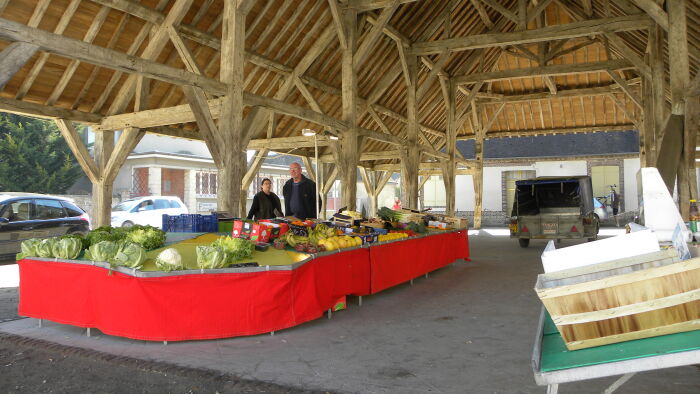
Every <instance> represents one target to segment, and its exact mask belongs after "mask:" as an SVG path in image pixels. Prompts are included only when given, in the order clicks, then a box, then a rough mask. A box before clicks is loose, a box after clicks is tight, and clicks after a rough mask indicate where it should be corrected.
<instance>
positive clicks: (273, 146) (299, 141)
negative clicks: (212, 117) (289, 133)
mask: <svg viewBox="0 0 700 394" xmlns="http://www.w3.org/2000/svg"><path fill="white" fill-rule="evenodd" d="M316 138H318V146H328V145H330V141H329V139H328V138H327V137H323V136H319V137H316ZM313 146H314V139H313V137H305V136H301V137H278V138H260V139H253V140H250V142H249V143H248V149H249V150H260V149H265V148H267V149H269V150H283V149H294V148H313Z"/></svg>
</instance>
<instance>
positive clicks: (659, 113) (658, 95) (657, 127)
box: [649, 25, 667, 166]
mask: <svg viewBox="0 0 700 394" xmlns="http://www.w3.org/2000/svg"><path fill="white" fill-rule="evenodd" d="M651 30H653V33H651V35H652V36H653V38H654V39H653V40H652V41H651V48H650V51H649V63H650V66H651V93H652V96H651V97H652V104H653V112H654V146H653V148H654V156H653V163H652V164H653V165H654V166H656V159H657V156H658V154H659V147H660V145H661V140H662V138H663V130H664V125H665V124H666V116H667V115H666V88H665V86H664V84H665V82H666V79H665V77H664V75H665V66H664V58H663V53H664V52H663V51H664V32H663V31H662V30H661V27H659V25H656V26H655V27H652V28H651ZM651 30H650V31H651Z"/></svg>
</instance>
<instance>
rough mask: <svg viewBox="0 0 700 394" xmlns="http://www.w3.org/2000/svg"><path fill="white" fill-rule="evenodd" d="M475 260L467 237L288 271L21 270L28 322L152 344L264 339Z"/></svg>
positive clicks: (333, 258)
mask: <svg viewBox="0 0 700 394" xmlns="http://www.w3.org/2000/svg"><path fill="white" fill-rule="evenodd" d="M460 258H461V259H468V258H469V248H468V241H467V231H466V230H463V231H457V232H450V233H443V234H438V235H431V236H428V237H422V238H416V239H411V240H406V241H399V242H392V243H388V244H384V245H375V246H371V247H369V248H358V249H353V250H348V251H343V252H340V253H334V254H330V255H325V256H321V257H317V258H315V259H313V260H310V261H308V262H306V263H304V264H302V265H301V266H299V267H297V268H294V269H288V270H270V271H262V272H249V273H241V272H235V273H211V274H207V273H205V274H182V275H166V276H162V277H135V276H130V275H126V274H123V273H120V272H113V273H112V275H108V271H107V270H106V269H104V268H102V267H97V266H93V265H91V264H79V263H70V262H61V261H43V260H31V259H24V260H20V261H19V270H20V302H19V314H20V315H22V316H27V317H34V318H38V319H47V320H51V321H54V322H57V323H63V324H70V325H74V326H78V327H94V328H98V329H99V330H100V331H102V332H104V333H105V334H108V335H116V336H121V337H126V338H132V339H142V340H152V341H179V340H194V339H215V338H226V337H235V336H243V335H256V334H262V333H267V332H271V331H278V330H281V329H284V328H288V327H292V326H296V325H299V324H302V323H304V322H307V321H309V320H313V319H316V318H318V317H320V316H321V315H322V314H323V312H325V311H326V310H328V309H330V308H332V307H333V306H334V304H335V303H336V301H338V299H339V298H341V297H343V296H345V295H357V296H362V295H368V294H372V293H377V292H379V291H381V290H384V289H386V288H388V287H391V286H394V285H397V284H399V283H402V282H405V281H407V280H410V279H412V278H415V277H417V276H420V275H423V274H425V273H427V272H430V271H433V270H435V269H438V268H440V267H443V266H445V265H448V264H450V263H452V262H453V261H455V260H456V259H460Z"/></svg>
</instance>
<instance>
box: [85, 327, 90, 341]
mask: <svg viewBox="0 0 700 394" xmlns="http://www.w3.org/2000/svg"><path fill="white" fill-rule="evenodd" d="M85 335H87V337H88V338H90V327H88V328H86V329H85Z"/></svg>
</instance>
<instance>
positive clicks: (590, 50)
mask: <svg viewBox="0 0 700 394" xmlns="http://www.w3.org/2000/svg"><path fill="white" fill-rule="evenodd" d="M348 1H350V0H348ZM351 2H353V3H357V1H355V0H353V1H351ZM175 3H176V1H175V0H142V1H137V0H100V1H97V0H94V1H88V0H50V1H49V0H9V1H3V0H0V8H1V7H3V6H4V9H0V18H3V19H4V20H8V21H12V22H17V23H20V24H23V25H27V26H29V27H32V28H37V29H40V30H44V31H46V32H51V33H55V34H59V35H62V36H65V37H69V38H72V39H76V40H82V41H84V42H86V43H89V44H91V45H94V46H97V47H102V48H108V49H112V50H114V51H117V52H120V53H123V54H129V55H133V56H137V57H147V58H149V59H150V60H152V61H154V62H157V63H160V64H164V65H168V66H171V67H174V68H177V69H186V67H185V64H184V63H183V61H182V58H181V56H180V54H179V52H178V51H177V50H176V48H175V46H174V45H173V42H172V40H167V41H166V42H164V43H163V44H162V45H160V46H158V45H155V49H154V48H151V46H153V45H152V44H154V43H151V40H153V39H154V38H153V37H154V32H155V31H156V30H158V29H159V28H160V25H161V23H163V21H164V20H165V18H166V16H167V15H168V13H169V12H170V11H171V9H172V8H173V5H174V4H175ZM253 3H254V4H253V6H252V8H251V10H250V12H249V13H248V16H247V18H246V30H245V31H246V39H245V50H246V59H247V62H246V64H245V71H244V72H245V82H244V91H245V92H248V93H252V94H255V95H259V96H263V97H269V98H275V99H276V100H279V101H282V102H285V103H289V104H293V105H295V106H298V107H304V108H308V109H312V110H314V111H316V112H322V113H323V114H325V115H327V116H330V117H333V118H336V119H341V118H342V100H341V85H342V77H341V74H342V73H341V52H342V49H341V46H340V43H339V40H338V37H337V31H336V28H335V25H334V19H333V16H332V12H331V9H330V7H329V2H328V1H327V0H257V1H255V2H253ZM345 3H346V1H341V2H340V4H339V6H340V7H344V6H345ZM360 3H363V4H364V3H382V2H378V1H368V0H362V1H360ZM383 3H390V2H383ZM399 3H400V5H399V6H398V8H397V9H396V11H395V12H394V13H393V15H392V16H391V17H390V19H389V21H388V23H387V25H386V27H385V28H384V29H383V34H381V35H380V36H379V39H378V40H377V42H376V44H375V46H374V48H373V49H372V50H371V51H370V53H369V55H368V56H367V57H366V60H364V61H363V62H362V63H360V64H357V65H356V70H357V75H358V94H359V97H360V111H358V112H359V113H360V115H361V116H360V118H359V126H360V127H362V128H365V129H370V130H376V131H378V132H380V133H390V134H392V135H396V136H401V135H403V134H405V130H406V124H407V123H406V122H407V111H406V83H405V80H404V76H403V70H402V65H401V58H400V53H399V46H401V45H403V47H404V51H409V50H410V48H409V47H410V45H412V44H415V43H425V42H434V41H439V40H445V39H448V38H458V37H469V36H477V35H483V34H487V33H489V32H492V33H493V32H514V31H516V30H517V28H518V26H517V23H516V21H515V20H513V18H512V17H513V16H515V17H516V18H515V19H516V20H517V10H518V0H504V1H497V2H496V1H493V2H481V1H480V0H432V1H427V0H422V1H400V2H399ZM488 3H498V4H500V5H501V6H502V8H504V9H505V11H506V12H505V13H506V15H508V16H504V14H503V13H501V12H500V11H499V10H497V9H496V8H493V7H491V6H490V5H489V4H488ZM584 3H586V2H580V1H573V0H554V1H551V0H539V1H528V2H527V4H528V6H529V9H530V10H531V11H530V12H531V13H532V12H534V11H533V10H536V9H539V7H538V4H540V7H541V4H544V5H545V7H544V11H543V13H542V14H541V16H537V17H533V18H531V20H530V21H529V22H528V24H527V27H528V29H529V30H533V29H539V28H547V27H549V26H556V25H563V24H572V23H582V20H584V21H585V20H586V19H589V18H592V19H596V18H618V17H625V16H628V15H633V16H634V15H637V16H642V15H645V14H644V13H643V11H642V10H641V9H640V8H638V7H637V6H635V5H634V1H629V0H625V1H622V0H621V1H617V0H611V1H609V2H608V1H602V0H593V1H592V2H591V4H592V9H591V10H590V11H591V12H590V17H589V16H587V15H588V14H589V13H588V12H587V11H588V10H586V9H584V6H583V4H584ZM477 5H478V6H479V7H476V6H477ZM687 7H688V9H687V17H688V43H689V56H690V72H691V77H692V76H693V75H695V74H696V73H697V69H698V66H699V65H700V24H699V23H698V22H700V4H699V3H698V2H695V1H688V2H687ZM222 10H223V0H192V1H191V6H190V7H189V8H188V9H187V12H186V13H185V14H184V17H182V20H181V22H179V23H177V24H176V25H175V26H174V30H175V31H177V32H178V33H179V35H180V37H182V38H183V41H184V43H185V46H186V47H187V49H188V50H189V52H191V54H192V57H193V58H194V59H195V63H196V66H197V67H198V68H199V69H200V71H201V73H202V74H203V75H204V76H206V77H209V78H212V79H216V80H218V79H219V68H220V56H219V55H220V52H219V49H220V40H221V35H222V31H221V30H222V26H221V23H222ZM501 11H502V10H501ZM381 13H382V9H381V8H376V9H370V10H365V9H363V12H361V13H360V14H359V15H360V17H359V22H358V29H359V31H360V33H359V41H358V42H359V45H360V46H361V45H362V43H363V42H364V41H365V40H368V39H369V38H370V36H372V29H373V27H374V25H375V24H376V23H378V20H379V19H381V16H380V15H381ZM448 16H449V17H448ZM649 20H650V19H649ZM645 26H646V25H644V24H640V27H639V29H629V28H625V29H621V30H622V31H621V32H612V33H608V34H607V35H603V34H590V35H576V36H575V37H574V38H570V39H564V40H553V41H541V42H534V43H528V44H521V45H501V46H490V47H486V48H482V47H478V48H475V49H470V50H464V51H442V52H438V53H430V54H426V55H422V56H420V57H419V72H418V95H419V101H418V121H419V124H420V125H421V126H420V129H421V136H420V137H421V143H422V144H425V145H431V146H432V147H433V148H434V149H435V150H442V149H443V147H444V146H445V143H446V140H445V130H446V128H447V113H446V106H445V101H444V99H443V97H444V96H443V89H444V88H445V85H446V81H447V79H448V78H460V77H462V78H465V79H464V80H468V79H469V78H470V77H469V76H470V75H472V76H473V75H480V76H486V75H487V74H484V73H488V79H487V80H486V81H485V82H484V83H483V84H481V83H479V84H475V83H472V82H466V83H464V84H460V85H459V89H458V92H457V95H456V102H457V119H458V120H459V121H460V122H461V123H459V124H458V125H459V127H458V133H457V135H458V138H460V139H468V138H474V128H475V126H474V122H475V121H478V122H479V123H480V124H481V125H482V126H484V127H486V128H487V131H486V134H485V135H486V138H487V139H488V138H491V137H502V136H529V135H535V134H547V133H566V132H569V131H571V132H580V131H586V130H592V131H606V130H613V131H615V130H629V129H637V128H638V127H639V125H640V123H641V122H642V109H641V107H640V103H639V102H635V100H637V101H639V97H640V96H641V79H640V76H641V75H642V72H640V70H639V69H637V68H635V67H631V66H630V67H627V66H620V67H619V68H618V70H617V71H616V70H615V69H606V68H602V69H601V68H595V67H593V68H591V71H588V72H578V73H568V72H563V73H562V72H560V71H557V70H559V69H556V66H566V65H581V66H582V67H588V66H589V65H592V64H593V65H595V64H596V63H597V64H600V63H602V62H609V63H606V64H607V65H608V66H610V67H613V66H615V65H620V64H622V63H621V60H620V59H623V55H624V58H629V57H630V56H633V57H634V56H636V57H637V58H639V59H644V57H645V53H646V51H647V40H648V30H647V29H645ZM10 44H11V42H10V41H9V40H0V50H3V49H5V48H6V47H7V46H8V45H10ZM606 45H609V46H606ZM148 51H150V52H152V53H151V54H150V56H147V55H148V54H147V53H146V52H148ZM664 51H667V49H666V48H664ZM665 58H666V59H667V58H668V56H665ZM616 61H617V63H615V62H616ZM536 67H545V68H546V69H545V70H544V71H543V72H542V75H536V76H533V75H532V73H525V74H523V75H518V74H517V73H514V74H509V75H511V76H510V77H503V75H505V74H503V73H502V72H508V71H509V70H519V69H529V68H536ZM666 69H667V70H668V68H666ZM297 72H298V74H297V75H298V76H299V80H298V81H295V80H294V77H290V74H295V73H297ZM499 73H500V74H499ZM127 76H128V75H127V74H126V73H125V72H121V71H115V70H113V69H110V68H107V67H101V66H96V65H93V64H89V63H86V62H82V61H78V60H74V59H70V58H68V57H65V56H60V55H55V54H50V53H48V52H45V51H42V50H39V51H38V52H37V53H36V54H34V55H33V56H32V57H31V58H30V60H29V61H27V62H26V63H25V64H24V66H23V67H21V68H20V69H19V71H18V72H17V73H16V74H14V76H13V77H12V78H11V79H10V80H9V81H8V82H7V84H6V85H5V86H4V87H3V88H2V90H1V91H0V99H7V100H4V101H0V110H12V109H13V108H15V107H16V106H17V105H18V104H17V102H18V101H19V102H21V103H24V104H26V106H27V108H31V110H27V111H29V112H31V111H36V112H41V113H44V112H42V111H44V109H43V108H44V107H53V108H59V109H67V110H74V112H70V113H68V112H61V113H62V114H63V113H67V114H68V115H70V116H76V117H79V118H85V119H98V121H97V123H99V119H101V118H103V117H105V116H108V115H114V114H116V113H115V112H114V111H115V109H117V107H118V106H116V105H115V100H116V99H117V98H120V97H121V96H122V95H123V94H124V92H123V90H122V87H123V86H124V84H125V82H126V79H127ZM290 78H292V81H291V82H292V83H291V84H289V83H288V80H289V79H290ZM666 79H668V75H666ZM147 81H148V82H149V86H150V89H149V95H148V97H147V100H146V104H145V108H148V109H159V108H168V107H173V106H177V105H183V104H186V103H187V101H186V100H185V97H184V94H183V91H182V89H181V88H180V87H179V86H176V85H173V84H170V83H167V82H164V81H161V80H154V79H148V80H147ZM620 81H622V83H623V84H624V85H626V86H624V87H623V86H621V85H620ZM285 83H287V85H288V88H287V89H285V88H284V86H285ZM299 85H300V86H299ZM475 87H476V88H477V90H474V88H475ZM468 96H471V97H473V98H475V100H474V101H473V102H472V103H473V105H474V106H475V107H476V109H477V111H476V114H475V115H474V116H472V114H471V109H467V103H466V100H467V97H468ZM213 97H214V96H210V98H213ZM133 101H134V100H133V99H131V100H130V103H129V104H128V105H127V106H126V109H125V110H123V111H119V112H117V113H121V112H124V113H128V112H131V111H133V108H134V103H133ZM30 104H35V106H30ZM368 104H372V105H370V106H368ZM27 111H25V112H27ZM75 111H78V112H75ZM249 113H250V107H245V109H244V116H247V115H248V114H249ZM51 114H54V112H50V115H51ZM50 115H47V116H50ZM262 119H263V122H260V123H259V124H255V125H254V127H255V129H254V130H255V134H254V135H253V138H254V139H260V138H266V136H267V134H268V130H267V129H268V127H267V124H268V123H267V122H268V119H269V116H266V117H264V118H262ZM275 120H276V127H275V128H274V130H273V134H272V136H273V137H275V138H279V137H291V136H300V134H301V130H302V129H303V128H312V129H314V130H318V131H320V130H322V129H325V128H327V127H326V126H322V125H319V124H316V123H312V122H310V121H308V120H301V119H299V118H297V117H293V116H290V115H284V114H278V115H277V116H276V117H275ZM162 126H167V127H156V128H152V129H149V130H150V131H153V132H162V133H169V134H176V135H177V134H180V135H187V136H189V137H193V136H194V137H196V136H197V135H198V134H197V126H196V123H195V122H194V121H186V122H184V123H175V124H169V125H162ZM181 129H186V130H191V131H192V132H190V133H183V132H182V130H181ZM324 145H327V144H324ZM311 146H312V145H308V144H307V145H306V147H297V148H295V149H294V150H293V152H292V153H295V154H302V155H305V154H308V153H309V152H310V150H309V148H310V147H311ZM290 149H291V148H289V147H286V148H279V149H276V150H279V151H287V152H288V151H290ZM362 149H363V151H364V152H385V151H395V150H396V149H397V148H396V145H392V144H389V143H387V142H383V141H378V140H376V139H365V142H364V145H363V146H362ZM329 152H330V151H329V148H328V147H323V148H321V155H327V154H329ZM375 156H380V155H375ZM393 157H396V155H393V156H391V155H385V157H374V161H373V162H374V163H376V164H381V163H387V162H390V161H392V160H395V159H394V158H393ZM427 158H428V157H427V156H426V157H425V159H427ZM370 163H372V161H362V164H364V165H369V164H370Z"/></svg>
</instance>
